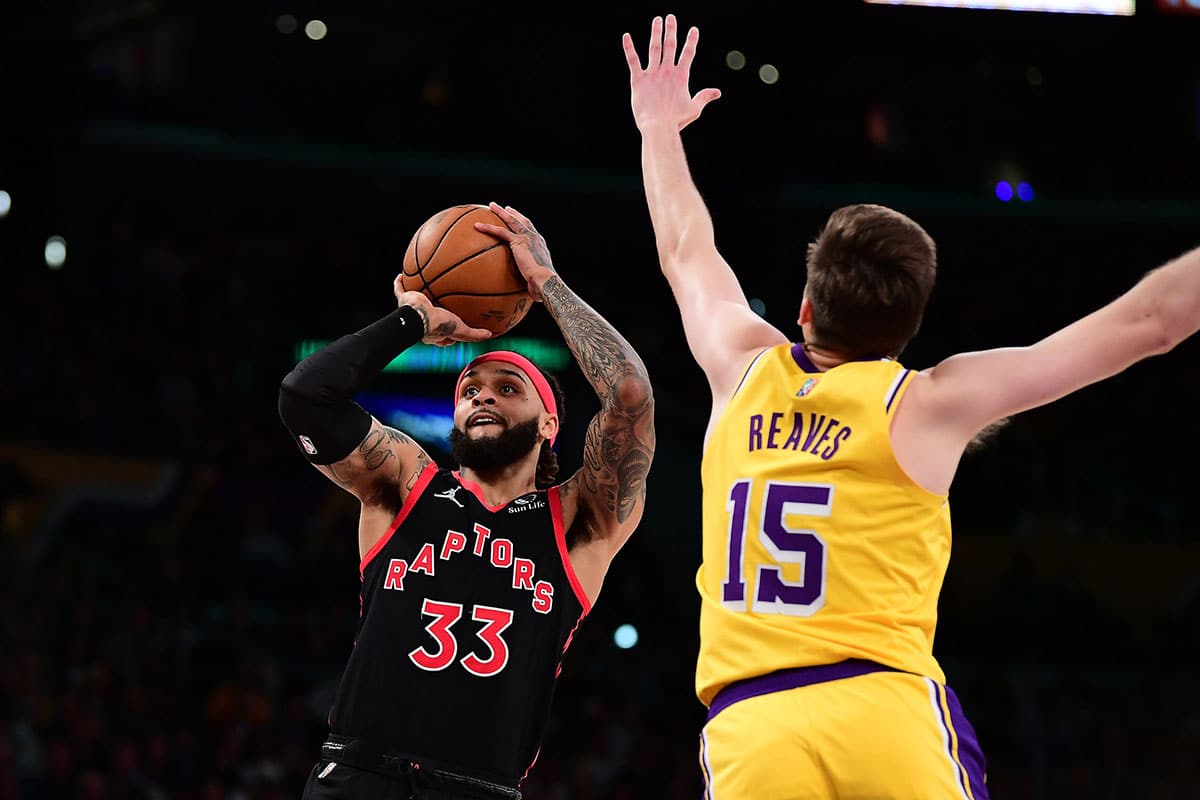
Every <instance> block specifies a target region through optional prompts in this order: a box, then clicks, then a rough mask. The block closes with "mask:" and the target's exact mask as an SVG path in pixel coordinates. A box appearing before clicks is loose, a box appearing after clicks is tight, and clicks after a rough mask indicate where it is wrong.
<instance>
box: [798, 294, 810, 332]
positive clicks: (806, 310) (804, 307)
mask: <svg viewBox="0 0 1200 800" xmlns="http://www.w3.org/2000/svg"><path fill="white" fill-rule="evenodd" d="M796 324H797V325H811V324H812V303H810V302H809V300H808V292H805V293H804V298H803V299H802V300H801V301H800V317H799V318H798V319H797V320H796Z"/></svg>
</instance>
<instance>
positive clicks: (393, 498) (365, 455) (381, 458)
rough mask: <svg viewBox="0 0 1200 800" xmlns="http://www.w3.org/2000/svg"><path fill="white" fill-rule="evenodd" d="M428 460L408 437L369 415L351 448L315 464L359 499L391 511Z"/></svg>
mask: <svg viewBox="0 0 1200 800" xmlns="http://www.w3.org/2000/svg"><path fill="white" fill-rule="evenodd" d="M431 463H432V460H431V459H430V458H429V455H428V454H427V453H426V452H425V450H424V449H423V448H422V447H421V445H419V444H417V443H416V442H415V441H413V439H412V438H411V437H409V436H408V435H407V434H404V433H402V432H400V431H398V430H396V429H395V428H389V427H388V426H386V425H384V424H383V423H382V422H380V421H379V420H377V419H375V417H371V430H370V431H368V432H367V435H366V438H364V439H363V440H362V442H361V443H360V444H359V445H358V447H356V448H355V449H354V452H353V453H351V454H350V455H348V456H346V457H345V458H343V459H342V460H341V461H338V462H336V463H333V464H327V465H316V467H317V469H318V470H320V471H321V474H323V475H325V476H326V477H328V478H329V479H330V480H332V481H333V482H334V483H336V484H337V485H338V486H341V487H342V488H343V489H345V490H346V491H348V492H350V493H351V494H352V495H354V496H355V497H357V498H358V499H359V500H361V501H362V504H363V508H364V510H366V509H368V508H371V507H378V508H379V510H380V511H381V512H383V513H385V514H391V515H393V516H394V515H395V514H396V512H397V511H399V510H400V506H401V505H403V503H404V500H405V498H407V497H408V493H409V492H410V491H412V488H413V486H414V485H416V482H417V478H419V477H420V475H421V472H422V471H423V470H424V469H425V467H427V466H428V465H429V464H431Z"/></svg>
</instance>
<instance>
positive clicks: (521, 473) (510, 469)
mask: <svg viewBox="0 0 1200 800" xmlns="http://www.w3.org/2000/svg"><path fill="white" fill-rule="evenodd" d="M458 474H459V475H461V476H462V479H463V480H464V481H471V482H472V483H475V484H478V485H479V488H480V489H481V490H482V491H483V499H484V500H485V501H486V502H487V504H488V505H489V506H492V507H493V508H494V507H496V506H502V505H506V504H507V503H509V502H510V501H512V500H513V499H514V498H517V497H520V496H521V495H523V494H529V493H530V492H532V491H533V490H534V489H536V488H537V484H536V482H535V480H534V478H535V476H536V474H537V462H536V461H534V462H532V463H527V461H526V460H525V459H522V460H521V461H518V462H517V463H516V464H509V465H508V466H507V467H499V468H497V469H492V470H474V469H471V468H470V467H462V468H461V469H460V470H459V472H458Z"/></svg>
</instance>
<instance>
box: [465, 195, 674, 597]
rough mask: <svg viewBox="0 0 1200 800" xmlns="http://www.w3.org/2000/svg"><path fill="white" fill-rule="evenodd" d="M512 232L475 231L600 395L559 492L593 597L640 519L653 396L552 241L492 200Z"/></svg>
mask: <svg viewBox="0 0 1200 800" xmlns="http://www.w3.org/2000/svg"><path fill="white" fill-rule="evenodd" d="M491 209H492V211H494V212H496V214H497V215H499V216H500V218H501V219H503V220H504V222H505V224H506V225H507V226H508V227H507V228H501V227H498V226H495V225H487V224H484V223H476V226H475V227H476V228H478V229H479V230H481V231H484V232H485V233H490V234H491V235H493V236H496V237H497V238H500V239H502V240H503V241H505V242H507V243H508V244H509V245H510V246H511V247H512V251H513V257H514V258H515V259H516V262H517V266H518V267H519V268H520V270H521V273H522V274H523V275H524V276H525V278H526V279H527V280H528V281H529V290H530V293H531V294H532V296H533V299H534V300H537V301H539V302H541V303H543V304H544V305H545V306H546V310H547V311H549V312H550V316H551V317H553V318H554V321H555V322H556V323H558V327H559V329H560V330H561V331H562V335H563V339H564V340H566V343H567V346H568V347H570V348H571V352H572V353H573V354H574V355H575V362H576V363H577V364H578V365H579V368H580V370H582V372H583V374H584V376H585V377H586V378H587V379H588V382H589V383H590V384H591V385H592V388H593V389H595V390H596V394H597V395H598V396H599V398H600V413H598V414H596V416H595V417H593V418H592V421H591V423H590V424H589V425H588V430H587V436H586V439H585V441H584V449H583V466H582V467H581V468H580V469H579V471H578V472H576V473H575V474H574V475H573V476H571V478H569V479H568V480H567V481H566V482H564V483H563V484H562V486H561V489H560V492H561V497H562V504H563V517H564V521H565V523H566V525H567V527H568V528H569V529H573V532H574V533H575V534H576V535H574V536H573V537H572V538H573V539H574V542H575V544H574V546H573V547H572V549H571V562H572V564H573V565H574V567H575V571H576V573H577V574H578V575H579V579H580V582H581V583H582V584H583V588H584V590H585V591H586V592H587V594H588V596H589V598H591V599H595V597H596V595H597V594H599V592H600V586H601V584H602V582H603V579H604V574H605V572H606V571H607V570H608V564H609V562H610V561H611V560H612V558H613V556H615V555H616V553H617V551H618V550H620V549H621V547H622V545H624V544H625V542H626V541H627V540H628V539H629V536H630V534H632V533H633V531H634V529H635V528H636V527H637V525H638V522H640V521H641V518H642V512H643V511H644V510H645V504H646V473H647V472H648V471H649V470H650V461H651V459H652V458H653V456H654V443H655V435H654V396H653V393H652V392H651V388H650V377H649V375H648V374H647V372H646V367H645V365H644V364H643V363H642V359H641V358H640V357H639V356H638V354H637V353H636V352H635V351H634V349H633V347H632V346H631V345H630V344H629V342H627V341H626V340H625V338H624V337H623V336H621V334H619V333H617V331H616V330H615V329H614V328H613V326H612V325H610V324H609V323H608V322H607V321H606V320H605V319H604V318H603V317H601V316H600V315H599V314H598V313H596V311H595V309H593V308H592V307H591V306H589V305H588V304H587V303H585V302H584V301H583V300H581V299H580V298H579V296H578V295H576V294H575V293H574V292H573V291H571V289H570V288H568V287H567V285H566V284H565V283H564V282H563V280H562V278H561V277H559V275H558V273H557V272H556V271H555V269H554V264H553V263H552V262H551V260H550V251H549V250H548V249H547V247H546V241H545V239H543V238H542V236H541V234H539V233H538V232H537V230H536V229H535V228H534V227H533V224H532V223H531V222H530V221H529V219H528V218H526V217H525V216H524V215H522V214H520V213H518V212H516V211H514V210H513V209H512V208H502V207H501V206H498V205H496V204H495V203H493V204H492V205H491Z"/></svg>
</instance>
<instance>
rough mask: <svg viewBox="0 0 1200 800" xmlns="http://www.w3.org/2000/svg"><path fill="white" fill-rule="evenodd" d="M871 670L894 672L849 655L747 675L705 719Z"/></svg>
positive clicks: (716, 699) (727, 690)
mask: <svg viewBox="0 0 1200 800" xmlns="http://www.w3.org/2000/svg"><path fill="white" fill-rule="evenodd" d="M872 672H896V670H894V669H892V668H891V667H885V666H884V665H882V664H876V663H875V662H874V661H864V660H862V659H858V658H851V659H848V660H846V661H839V662H838V663H836V664H821V665H819V666H815V667H797V668H796V669H781V670H779V671H778V672H771V673H768V674H766V675H759V676H757V677H754V678H747V679H746V680H744V681H737V682H736V683H731V684H729V685H728V686H726V687H725V688H724V689H722V690H721V691H719V692H717V696H716V697H714V698H713V701H712V705H710V706H709V707H708V719H709V721H711V720H712V718H713V717H715V716H716V715H717V714H720V713H721V712H722V711H724V710H725V709H727V708H729V706H731V705H733V704H734V703H736V702H738V701H740V700H748V699H749V698H751V697H758V696H759V695H760V694H771V693H772V692H785V691H787V690H788V689H797V688H799V687H801V686H809V685H811V684H814V683H827V682H828V681H837V680H841V679H842V678H854V677H857V676H858V675H867V674H869V673H872ZM972 735H973V732H972Z"/></svg>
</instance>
